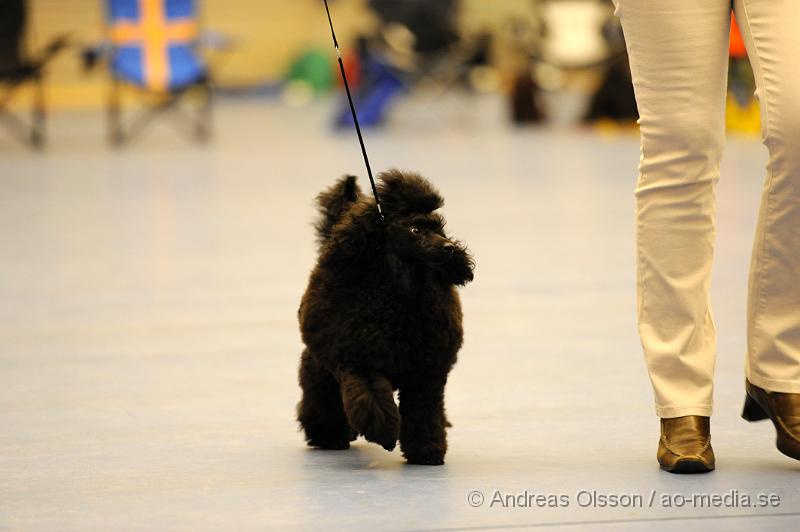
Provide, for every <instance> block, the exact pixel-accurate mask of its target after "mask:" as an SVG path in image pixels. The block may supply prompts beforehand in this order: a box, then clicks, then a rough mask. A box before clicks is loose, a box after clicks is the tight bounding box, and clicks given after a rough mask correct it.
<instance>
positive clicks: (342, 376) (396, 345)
mask: <svg viewBox="0 0 800 532" xmlns="http://www.w3.org/2000/svg"><path fill="white" fill-rule="evenodd" d="M379 180H380V183H379V185H378V197H379V198H380V199H381V206H382V207H383V210H384V216H385V220H383V221H382V220H381V219H380V216H379V214H378V211H377V209H376V206H375V201H374V199H372V198H371V197H368V196H365V195H362V193H361V191H360V189H359V187H358V185H356V178H355V177H353V176H347V177H344V178H342V179H340V180H339V181H338V182H337V183H336V184H335V185H334V186H333V187H331V188H330V189H328V190H326V191H324V192H322V193H321V194H320V195H319V196H318V197H317V204H318V206H319V211H320V215H321V217H320V219H319V221H318V222H317V224H316V230H317V236H318V242H319V256H318V258H317V264H316V266H315V267H314V270H313V271H312V272H311V278H310V280H309V283H308V287H307V288H306V292H305V294H304V295H303V299H302V301H301V302H300V310H299V311H298V316H299V319H300V330H301V332H302V336H303V342H304V343H305V346H306V348H305V350H304V351H303V354H302V357H301V359H300V386H301V388H302V389H303V398H302V400H301V401H300V403H299V404H298V405H297V419H298V421H299V422H300V425H301V426H302V428H303V430H304V431H305V437H306V440H307V442H308V445H311V446H314V447H320V448H323V449H347V448H348V447H349V446H350V442H351V441H352V440H354V439H356V437H358V435H359V434H361V435H363V436H364V437H365V438H366V439H367V440H368V441H371V442H375V443H378V444H380V445H381V446H383V447H384V448H385V449H387V450H389V451H391V450H392V449H394V447H395V445H396V444H397V440H398V438H399V439H400V447H401V449H402V451H403V455H404V456H405V458H406V460H408V462H410V463H414V464H430V465H440V464H443V463H444V455H445V452H446V450H447V440H446V436H445V429H446V427H447V426H449V424H448V422H447V418H446V416H445V410H444V387H445V383H446V382H447V374H448V373H449V371H450V369H451V368H452V367H453V364H454V363H455V361H456V354H457V353H458V350H459V349H460V348H461V343H462V340H463V329H462V325H461V319H462V315H461V303H460V301H459V298H458V292H457V290H456V285H464V284H466V283H468V282H469V281H471V280H472V270H473V267H474V263H473V260H472V258H471V257H470V255H469V253H468V252H467V249H466V248H465V247H464V246H463V245H462V244H460V243H459V242H456V241H454V240H451V239H450V238H448V237H447V236H446V235H445V233H444V224H445V221H444V218H442V216H441V215H440V214H437V213H435V212H434V211H435V210H436V209H438V208H439V207H441V206H442V204H443V200H442V197H441V196H440V195H439V193H438V192H437V191H436V190H435V189H434V188H433V187H432V186H431V184H430V183H429V182H428V181H426V180H425V179H424V178H422V177H421V176H419V175H416V174H411V173H405V172H400V171H397V170H393V171H389V172H386V173H383V174H381V175H380V176H379ZM398 389H399V400H400V407H399V408H398V406H397V404H395V401H394V393H393V392H394V390H398Z"/></svg>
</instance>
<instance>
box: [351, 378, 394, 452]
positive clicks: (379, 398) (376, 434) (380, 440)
mask: <svg viewBox="0 0 800 532" xmlns="http://www.w3.org/2000/svg"><path fill="white" fill-rule="evenodd" d="M340 387H341V391H342V403H343V404H344V411H345V414H347V420H348V421H349V422H350V426H351V427H353V428H354V429H355V430H357V431H358V432H359V434H363V435H364V437H365V438H366V439H367V441H371V442H374V443H377V444H379V445H380V446H382V447H383V448H384V449H386V450H387V451H391V450H392V449H394V447H395V445H396V444H397V438H398V437H399V436H400V411H399V410H398V409H397V405H396V404H395V402H394V396H393V394H392V384H391V383H390V382H389V380H388V379H387V378H386V377H385V376H383V375H381V374H379V373H366V374H365V373H358V372H353V371H343V372H342V374H341V378H340Z"/></svg>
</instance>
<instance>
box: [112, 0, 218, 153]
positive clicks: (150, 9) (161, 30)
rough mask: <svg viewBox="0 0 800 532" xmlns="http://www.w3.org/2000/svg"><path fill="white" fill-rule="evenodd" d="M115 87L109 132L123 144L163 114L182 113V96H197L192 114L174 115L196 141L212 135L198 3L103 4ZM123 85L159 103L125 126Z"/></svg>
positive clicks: (128, 0)
mask: <svg viewBox="0 0 800 532" xmlns="http://www.w3.org/2000/svg"><path fill="white" fill-rule="evenodd" d="M105 6H106V18H105V22H106V30H107V31H106V33H107V37H108V47H107V51H108V53H109V57H108V59H109V68H110V71H111V78H112V85H111V97H110V100H109V102H110V103H109V115H108V116H109V133H110V140H111V141H112V142H113V143H114V144H121V143H123V142H125V141H126V140H128V139H130V138H131V137H133V136H134V135H135V134H136V133H138V132H139V131H140V130H141V129H142V128H143V127H144V126H145V125H146V124H147V123H148V122H149V121H151V120H152V119H153V118H154V117H155V116H156V115H157V114H159V113H160V112H161V111H166V110H175V111H180V110H182V109H181V107H180V105H179V104H180V101H181V100H182V99H184V97H187V96H192V95H199V97H200V99H199V103H198V104H197V105H195V106H194V108H193V109H192V110H191V111H192V112H191V113H188V114H187V113H177V112H176V113H171V115H172V116H176V117H182V118H183V119H184V122H186V121H187V119H188V123H189V126H190V128H191V129H192V131H193V135H194V137H195V138H197V139H198V140H205V139H207V138H208V137H209V135H210V133H211V101H212V85H211V76H210V74H209V69H208V66H207V65H206V62H205V61H204V59H203V58H202V56H201V55H200V53H199V48H200V44H201V42H200V41H201V40H200V28H199V26H200V22H199V15H198V10H197V2H195V0H105ZM123 86H129V87H134V88H136V89H138V90H139V91H140V92H143V93H146V94H147V95H148V96H149V97H150V99H151V101H154V102H155V104H154V105H151V106H149V107H147V108H146V109H145V110H144V111H143V112H142V113H140V114H139V115H138V116H137V117H135V118H133V119H131V120H130V122H129V123H128V124H127V127H126V124H125V123H124V120H123V116H122V89H123Z"/></svg>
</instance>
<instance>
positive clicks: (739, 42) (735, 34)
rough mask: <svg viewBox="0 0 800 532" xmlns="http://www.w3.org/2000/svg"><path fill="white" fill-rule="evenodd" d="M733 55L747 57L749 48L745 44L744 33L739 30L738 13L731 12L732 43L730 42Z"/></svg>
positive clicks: (741, 57)
mask: <svg viewBox="0 0 800 532" xmlns="http://www.w3.org/2000/svg"><path fill="white" fill-rule="evenodd" d="M730 54H731V57H735V58H737V59H743V58H745V57H747V48H745V46H744V39H742V33H741V32H740V31H739V25H738V24H737V23H736V15H734V14H733V13H731V44H730Z"/></svg>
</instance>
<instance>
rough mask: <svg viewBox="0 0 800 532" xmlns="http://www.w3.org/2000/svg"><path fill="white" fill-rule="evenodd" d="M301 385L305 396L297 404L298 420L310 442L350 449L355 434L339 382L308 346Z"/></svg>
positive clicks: (326, 447)
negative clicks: (310, 351) (343, 403)
mask: <svg viewBox="0 0 800 532" xmlns="http://www.w3.org/2000/svg"><path fill="white" fill-rule="evenodd" d="M300 387H301V388H302V389H303V398H302V399H301V400H300V403H298V405H297V421H299V422H300V426H301V427H302V428H303V431H304V432H305V437H306V441H307V442H308V445H310V446H312V447H320V448H322V449H347V448H349V447H350V442H351V441H352V440H354V439H356V433H355V432H354V431H353V430H352V429H351V428H350V424H349V423H348V422H347V417H346V416H345V413H344V407H343V406H342V397H341V394H340V393H339V384H338V383H337V382H336V379H335V378H334V376H333V374H331V373H330V372H329V371H328V370H327V369H325V368H324V367H322V365H320V364H319V362H317V361H316V360H314V359H313V357H312V356H311V354H310V353H309V352H308V349H306V350H305V351H303V355H302V357H301V358H300Z"/></svg>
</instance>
